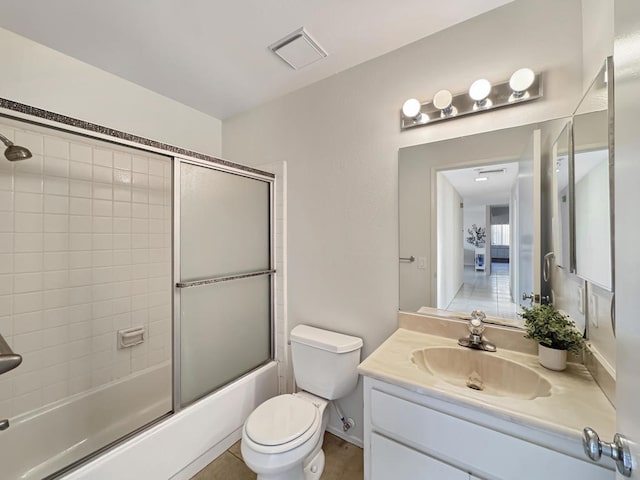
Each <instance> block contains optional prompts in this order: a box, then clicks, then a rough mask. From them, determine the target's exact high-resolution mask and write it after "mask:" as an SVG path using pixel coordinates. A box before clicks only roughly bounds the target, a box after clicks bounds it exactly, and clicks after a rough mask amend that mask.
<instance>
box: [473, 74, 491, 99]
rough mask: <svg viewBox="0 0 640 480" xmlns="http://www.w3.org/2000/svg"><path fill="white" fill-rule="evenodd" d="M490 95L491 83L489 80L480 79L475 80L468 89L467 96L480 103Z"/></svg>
mask: <svg viewBox="0 0 640 480" xmlns="http://www.w3.org/2000/svg"><path fill="white" fill-rule="evenodd" d="M490 93H491V82H489V80H487V79H484V78H481V79H480V80H476V81H475V82H473V83H472V84H471V86H470V87H469V96H470V97H471V98H472V99H473V100H475V101H476V102H478V103H480V102H482V101H483V100H485V99H486V98H487V97H488V96H489V94H490Z"/></svg>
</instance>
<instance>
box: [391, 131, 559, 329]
mask: <svg viewBox="0 0 640 480" xmlns="http://www.w3.org/2000/svg"><path fill="white" fill-rule="evenodd" d="M564 122H566V120H563V123H564ZM551 124H553V127H551V126H550V125H551ZM560 125H561V124H560V123H559V122H558V121H551V122H545V123H542V124H534V125H525V126H521V127H514V128H509V129H505V130H498V131H494V132H487V133H482V134H478V135H471V136H467V137H461V138H455V139H451V140H445V141H440V142H433V143H429V144H423V145H417V146H413V147H406V148H402V149H400V151H399V155H398V178H399V190H398V196H399V249H400V250H399V257H400V258H410V257H412V256H413V257H414V258H415V259H416V261H414V262H400V263H399V277H400V292H399V294H400V302H399V304H400V309H401V310H403V311H407V312H417V313H425V314H434V313H435V314H439V315H447V316H452V317H459V316H463V317H466V316H468V315H469V313H470V312H471V311H472V310H475V309H480V310H484V311H485V313H486V314H487V316H488V317H489V320H491V321H495V322H496V323H503V324H507V325H515V326H522V325H523V322H522V320H521V319H520V318H519V317H518V316H517V311H518V310H519V306H520V303H521V302H523V300H522V294H523V293H526V294H530V293H532V292H534V293H540V288H541V280H540V265H541V261H540V251H541V245H540V238H541V235H540V222H539V219H540V211H539V209H540V196H539V195H540V184H539V183H537V182H539V173H540V155H541V139H545V142H548V145H549V147H548V148H549V151H550V145H551V138H552V135H553V137H555V136H556V135H557V132H558V131H559V130H560ZM552 132H553V133H552ZM478 232H482V233H484V238H482V237H483V235H482V233H478ZM524 305H526V306H529V305H530V301H529V300H526V301H525V302H524ZM434 309H437V311H436V310H434Z"/></svg>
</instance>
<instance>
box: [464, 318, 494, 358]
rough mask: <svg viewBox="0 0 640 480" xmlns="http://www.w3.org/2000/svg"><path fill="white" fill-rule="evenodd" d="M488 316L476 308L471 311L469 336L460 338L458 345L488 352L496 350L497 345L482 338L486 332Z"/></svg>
mask: <svg viewBox="0 0 640 480" xmlns="http://www.w3.org/2000/svg"><path fill="white" fill-rule="evenodd" d="M486 318H487V316H486V315H485V313H484V312H483V311H482V310H474V311H473V312H471V320H470V321H469V332H470V333H469V336H468V337H463V338H460V339H458V345H461V346H463V347H468V348H475V349H477V350H484V351H486V352H495V351H496V346H495V345H494V344H493V343H491V342H487V341H486V340H483V339H482V333H483V332H484V320H485V319H486Z"/></svg>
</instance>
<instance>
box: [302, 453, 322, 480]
mask: <svg viewBox="0 0 640 480" xmlns="http://www.w3.org/2000/svg"><path fill="white" fill-rule="evenodd" d="M323 471H324V451H322V449H320V451H319V452H318V453H316V455H315V457H313V458H312V459H311V461H310V462H309V464H308V465H306V466H305V467H304V480H320V476H321V475H322V472H323Z"/></svg>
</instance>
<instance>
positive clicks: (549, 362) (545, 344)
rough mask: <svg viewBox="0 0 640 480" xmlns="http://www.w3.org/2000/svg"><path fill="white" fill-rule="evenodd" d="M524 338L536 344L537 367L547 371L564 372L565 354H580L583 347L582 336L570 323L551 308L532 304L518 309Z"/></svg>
mask: <svg viewBox="0 0 640 480" xmlns="http://www.w3.org/2000/svg"><path fill="white" fill-rule="evenodd" d="M519 315H520V316H521V317H522V318H524V325H525V327H526V329H527V334H526V335H525V338H530V339H532V340H535V341H536V342H538V358H539V361H540V364H541V365H542V366H543V367H545V368H548V369H550V370H558V371H561V370H564V369H565V368H566V367H567V351H570V352H573V353H581V352H582V350H583V349H584V348H585V342H584V338H583V336H582V334H581V333H580V332H579V331H578V330H577V329H576V325H575V323H574V322H573V320H571V319H569V317H568V316H566V315H564V314H562V313H561V312H559V311H558V310H557V309H556V308H555V307H554V306H553V305H533V306H532V307H531V308H527V307H522V313H520V314H519Z"/></svg>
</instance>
